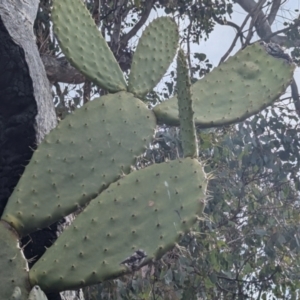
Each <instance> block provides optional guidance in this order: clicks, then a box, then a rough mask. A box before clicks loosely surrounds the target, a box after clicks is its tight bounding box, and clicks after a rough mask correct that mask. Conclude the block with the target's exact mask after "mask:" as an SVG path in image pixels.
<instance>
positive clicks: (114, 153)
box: [2, 92, 156, 235]
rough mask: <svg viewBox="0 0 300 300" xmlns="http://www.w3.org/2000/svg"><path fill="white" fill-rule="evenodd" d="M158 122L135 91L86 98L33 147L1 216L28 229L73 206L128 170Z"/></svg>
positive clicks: (45, 223)
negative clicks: (31, 153) (135, 95)
mask: <svg viewBox="0 0 300 300" xmlns="http://www.w3.org/2000/svg"><path fill="white" fill-rule="evenodd" d="M116 101H117V102H116ZM116 103H118V105H116ZM155 126H156V121H155V117H154V115H153V113H152V111H150V110H148V109H147V107H146V105H145V104H144V103H142V102H141V101H140V100H139V99H137V98H134V97H133V95H132V94H130V93H127V92H120V93H117V94H111V95H107V96H103V97H101V98H98V99H95V100H94V101H91V102H89V103H87V104H86V105H84V106H83V107H82V108H80V109H78V110H76V111H75V113H74V114H73V115H69V116H67V117H66V118H65V119H64V120H63V121H62V122H60V123H59V125H58V126H57V128H55V129H54V130H53V131H52V132H51V133H50V134H49V135H48V136H47V137H46V138H45V140H44V141H43V142H42V144H41V145H40V146H39V147H38V149H37V150H36V151H35V152H34V154H33V157H32V159H31V161H30V163H29V164H28V166H27V167H26V170H25V173H24V174H23V176H22V178H21V179H20V181H19V182H18V185H17V186H16V188H15V190H14V192H13V194H12V196H11V197H10V200H9V202H8V204H7V206H6V208H5V211H4V213H3V216H2V218H3V219H4V220H5V221H7V222H8V223H10V224H11V225H12V226H13V227H14V228H15V229H16V230H17V231H18V233H19V234H20V235H26V234H28V233H30V232H32V231H35V230H37V229H38V228H43V227H46V226H49V225H50V224H52V223H54V222H55V221H57V220H59V219H61V218H62V217H64V216H66V215H68V214H70V213H71V212H74V211H75V210H77V209H78V208H79V207H81V206H83V205H85V204H86V203H87V202H89V201H90V200H91V199H92V198H94V197H96V196H97V195H98V194H99V193H100V192H101V191H102V190H103V189H105V188H106V187H107V186H108V185H109V184H110V183H112V182H114V181H116V180H117V179H118V178H119V177H120V175H122V174H123V173H125V174H126V173H129V171H130V167H131V165H132V164H134V163H135V158H136V157H137V156H138V155H140V154H141V153H143V151H144V149H145V147H146V146H147V144H148V143H149V142H150V141H151V139H152V136H153V134H154V130H155Z"/></svg>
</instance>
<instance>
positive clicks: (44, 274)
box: [0, 0, 294, 299]
mask: <svg viewBox="0 0 300 300" xmlns="http://www.w3.org/2000/svg"><path fill="white" fill-rule="evenodd" d="M66 16H67V17H66ZM52 19H53V23H54V30H55V33H56V36H57V38H58V40H59V42H60V45H61V48H62V50H63V51H64V53H65V55H66V57H67V58H68V59H69V60H70V62H71V63H72V64H73V65H74V66H76V67H77V68H78V69H79V70H80V71H81V72H82V73H83V74H85V75H86V76H87V77H88V78H90V79H91V80H92V81H93V82H94V83H96V84H97V85H99V86H100V87H102V88H105V89H107V90H109V91H110V92H111V94H108V95H106V96H102V97H101V98H98V99H95V100H93V101H91V102H89V103H87V104H86V105H84V106H83V107H82V108H80V109H78V110H76V111H75V113H74V114H73V115H71V116H68V117H67V118H66V119H65V120H63V121H62V122H60V123H59V125H58V126H57V128H55V129H54V130H53V131H52V132H51V133H50V134H49V135H48V136H47V137H46V138H45V140H44V141H43V142H42V144H41V145H40V146H39V147H38V149H37V150H36V151H35V153H34V155H33V157H32V159H31V161H30V163H29V164H28V166H27V167H26V170H25V172H24V174H23V176H22V178H21V180H20V181H19V183H18V185H17V186H16V188H15V190H14V192H13V194H12V195H11V197H10V199H9V202H8V204H7V207H6V208H5V211H4V213H3V216H2V219H1V223H0V234H1V241H0V243H1V245H0V251H1V260H2V268H5V269H6V270H9V272H10V273H11V274H10V276H6V278H5V279H4V281H2V282H1V284H0V298H1V299H8V298H9V297H11V295H13V294H14V295H15V294H18V293H17V292H18V291H19V290H20V295H23V297H22V296H20V297H19V298H13V299H27V297H28V294H29V290H30V289H31V287H33V286H35V285H39V286H40V287H41V288H42V290H44V291H46V292H53V291H63V290H67V289H75V288H79V287H82V286H86V285H92V284H95V283H98V282H101V281H104V280H107V279H111V278H116V277H117V276H120V275H122V274H125V273H127V272H131V271H134V270H135V269H138V268H139V267H140V266H142V265H143V264H146V263H148V262H150V261H152V260H157V259H159V258H160V257H161V256H162V255H163V254H164V253H166V252H167V251H168V250H169V249H171V248H172V247H173V246H174V245H175V244H176V242H178V241H179V240H180V238H181V236H182V235H183V234H184V233H185V232H187V231H188V230H189V229H190V228H191V226H192V225H193V224H194V223H195V222H196V221H197V220H198V218H199V216H201V213H202V210H203V207H204V203H205V199H206V186H207V178H206V176H205V174H204V172H203V167H202V165H201V164H200V163H199V162H198V160H197V157H198V148H197V140H196V132H195V124H194V120H195V121H196V124H197V125H198V126H202V127H208V126H220V125H223V124H231V123H234V122H238V121H240V120H243V119H244V118H247V117H249V116H251V115H253V114H255V113H256V112H258V111H259V110H261V109H263V108H264V107H266V106H267V105H270V104H272V102H273V101H274V100H276V99H277V98H278V97H279V96H280V95H281V94H282V93H284V92H285V89H286V87H287V86H288V84H289V83H290V81H291V79H292V73H293V68H294V67H293V66H292V65H290V64H288V63H286V62H285V61H283V60H280V59H276V58H274V57H272V56H270V55H268V54H267V53H266V52H265V50H264V48H263V47H261V46H260V45H259V44H253V45H251V46H249V47H247V48H246V49H244V50H242V51H240V52H239V53H238V54H237V55H236V56H234V57H232V58H230V59H228V61H227V62H225V63H224V64H223V65H222V66H221V67H219V68H216V69H215V70H214V71H213V72H212V73H211V74H209V75H207V76H206V77H205V78H204V79H203V80H201V81H199V82H197V83H195V84H194V85H192V86H191V88H190V82H189V77H188V69H187V66H186V59H185V56H184V54H183V52H182V51H180V52H179V55H178V60H177V65H178V71H177V73H178V86H177V90H178V97H173V98H172V99H170V100H168V101H165V102H164V103H162V104H160V105H158V106H157V107H156V108H155V109H154V110H153V111H151V110H149V109H148V108H147V107H146V105H145V104H144V103H143V101H142V100H140V99H141V98H143V97H144V96H145V95H146V94H147V93H148V92H149V91H151V90H152V89H153V88H154V87H155V85H156V84H157V83H158V82H159V80H160V79H161V78H162V76H163V75H164V73H165V72H166V70H167V68H168V67H169V65H170V63H171V62H172V61H173V59H174V56H175V55H176V52H177V47H178V29H177V26H176V24H175V22H174V21H173V20H172V19H170V18H168V17H161V18H158V19H156V20H154V21H153V22H152V23H151V24H150V25H149V26H148V27H147V28H146V29H145V31H144V33H143V35H142V37H141V38H140V40H139V44H138V46H137V49H136V52H135V54H134V58H133V62H132V68H131V72H130V75H129V81H128V84H127V83H126V81H125V79H124V77H123V73H122V72H121V69H120V67H119V66H118V64H117V62H116V60H115V58H114V56H113V54H112V53H111V51H110V50H109V48H108V46H107V44H106V42H105V40H104V39H103V37H102V36H101V34H100V33H99V31H98V29H97V28H96V26H95V25H94V22H93V20H92V19H91V17H90V15H89V13H88V11H87V10H86V9H85V7H84V5H83V4H82V1H80V0H76V1H75V0H54V1H53V12H52ZM162 28H163V30H162ZM177 98H178V99H177ZM177 100H178V101H179V104H177ZM192 102H193V104H192ZM178 108H179V109H178ZM194 111H195V113H194ZM157 120H158V122H160V123H165V124H167V125H174V124H175V125H178V124H180V127H181V133H182V143H183V150H184V158H181V159H179V160H174V161H170V162H165V163H161V164H156V165H152V166H150V167H147V168H145V169H142V170H139V171H133V172H130V171H131V166H132V165H134V164H135V160H136V158H137V157H138V156H139V155H141V154H142V153H143V151H144V150H145V148H146V147H147V145H148V144H149V143H150V142H151V140H152V138H153V135H154V132H155V128H156V125H157ZM87 204H88V205H87ZM85 205H87V207H86V208H85V209H84V210H83V212H82V213H81V214H80V215H79V216H78V217H77V218H76V220H75V221H74V222H73V223H72V225H71V226H70V227H69V228H68V229H67V230H65V231H64V232H63V234H62V235H61V236H60V237H59V238H58V240H57V241H56V242H55V244H54V245H53V246H52V247H51V248H50V249H48V250H47V251H46V253H45V254H44V255H43V257H42V258H41V259H40V260H39V261H38V262H36V264H35V265H34V267H33V268H32V269H31V270H30V271H29V272H28V271H27V266H26V261H25V259H24V258H23V256H22V253H21V250H20V249H19V248H18V247H17V245H18V240H19V238H20V237H22V236H24V235H27V234H29V233H31V232H33V231H35V230H37V229H39V228H43V227H46V226H49V225H50V224H52V223H54V222H55V221H57V220H59V219H61V218H63V217H64V216H66V215H68V214H70V213H72V212H74V211H75V210H77V209H78V208H79V207H82V206H85ZM18 289H19V290H18ZM36 289H38V287H37V288H36ZM36 292H37V290H36ZM38 297H40V296H38ZM40 299H42V297H40Z"/></svg>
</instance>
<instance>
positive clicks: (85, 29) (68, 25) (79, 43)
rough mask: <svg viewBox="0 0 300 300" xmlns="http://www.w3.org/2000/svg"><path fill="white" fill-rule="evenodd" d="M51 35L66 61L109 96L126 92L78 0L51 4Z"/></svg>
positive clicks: (117, 69)
mask: <svg viewBox="0 0 300 300" xmlns="http://www.w3.org/2000/svg"><path fill="white" fill-rule="evenodd" d="M52 20H53V24H54V32H55V34H56V37H57V38H58V40H59V43H60V46H61V48H62V50H63V52H64V54H65V55H66V57H67V58H68V60H69V61H70V62H71V63H72V64H73V65H74V66H75V67H76V68H77V69H78V70H79V71H81V72H82V73H83V74H84V75H86V76H87V77H88V78H89V79H90V80H91V81H93V82H94V83H95V84H97V85H99V86H100V87H102V88H104V89H107V90H109V91H110V92H119V91H123V90H126V88H127V87H126V82H125V79H124V76H123V73H122V71H121V69H120V67H119V65H118V63H117V61H116V59H115V57H114V55H113V53H112V52H111V50H110V49H109V47H108V45H107V43H106V41H105V39H104V38H103V37H102V35H101V33H100V31H99V30H98V29H97V27H96V25H95V22H94V20H93V19H92V18H91V16H90V13H89V12H88V10H87V9H86V7H85V5H84V4H83V2H82V1H81V0H54V1H53V10H52Z"/></svg>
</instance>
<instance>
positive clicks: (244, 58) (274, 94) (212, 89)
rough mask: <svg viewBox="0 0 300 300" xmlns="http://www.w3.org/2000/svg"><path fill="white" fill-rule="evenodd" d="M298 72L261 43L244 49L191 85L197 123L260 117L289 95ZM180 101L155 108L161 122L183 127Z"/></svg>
mask: <svg viewBox="0 0 300 300" xmlns="http://www.w3.org/2000/svg"><path fill="white" fill-rule="evenodd" d="M294 69H295V66H294V65H293V64H291V63H289V62H287V61H286V60H284V59H278V58H275V57H273V56H271V55H269V54H268V53H267V52H266V50H265V48H264V46H263V45H261V44H260V43H255V44H253V45H251V46H248V47H247V48H245V49H243V50H240V51H239V52H238V53H237V54H236V55H235V56H233V57H230V58H229V59H228V60H227V61H226V62H225V63H223V64H222V65H221V66H219V67H217V68H215V69H214V70H213V71H212V72H211V73H209V74H208V75H206V76H205V78H204V79H202V80H199V81H197V82H196V83H194V84H193V85H192V86H191V93H192V100H193V107H194V111H195V123H196V124H197V126H198V127H202V128H207V127H215V126H222V125H226V124H232V123H235V122H240V121H243V120H244V119H246V118H248V117H250V116H252V115H254V114H256V113H257V112H259V111H260V110H262V109H264V108H266V107H267V106H269V105H271V104H272V103H273V102H274V101H275V100H277V99H278V98H279V97H280V96H281V95H282V94H283V93H284V92H285V90H286V88H287V87H288V85H289V84H290V82H291V80H292V78H293V77H292V75H293V71H294ZM176 98H177V97H176V96H175V97H173V98H171V99H169V100H167V101H164V102H163V103H161V104H159V105H157V106H156V107H155V108H154V113H155V115H156V117H157V120H158V122H159V123H165V124H168V125H179V116H178V108H177V107H178V106H177V99H176Z"/></svg>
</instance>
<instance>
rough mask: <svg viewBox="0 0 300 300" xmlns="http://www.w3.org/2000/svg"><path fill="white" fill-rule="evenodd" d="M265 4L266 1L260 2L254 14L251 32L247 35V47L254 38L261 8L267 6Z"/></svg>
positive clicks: (250, 27)
mask: <svg viewBox="0 0 300 300" xmlns="http://www.w3.org/2000/svg"><path fill="white" fill-rule="evenodd" d="M265 2H266V0H260V1H259V3H258V4H257V6H256V7H255V10H254V12H253V14H252V18H251V22H250V26H249V32H248V35H247V38H246V41H245V44H244V46H247V45H248V44H249V43H250V41H251V39H252V36H253V33H254V31H253V29H254V26H255V24H256V21H257V19H258V16H259V13H260V11H261V8H262V7H263V5H264V4H265Z"/></svg>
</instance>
